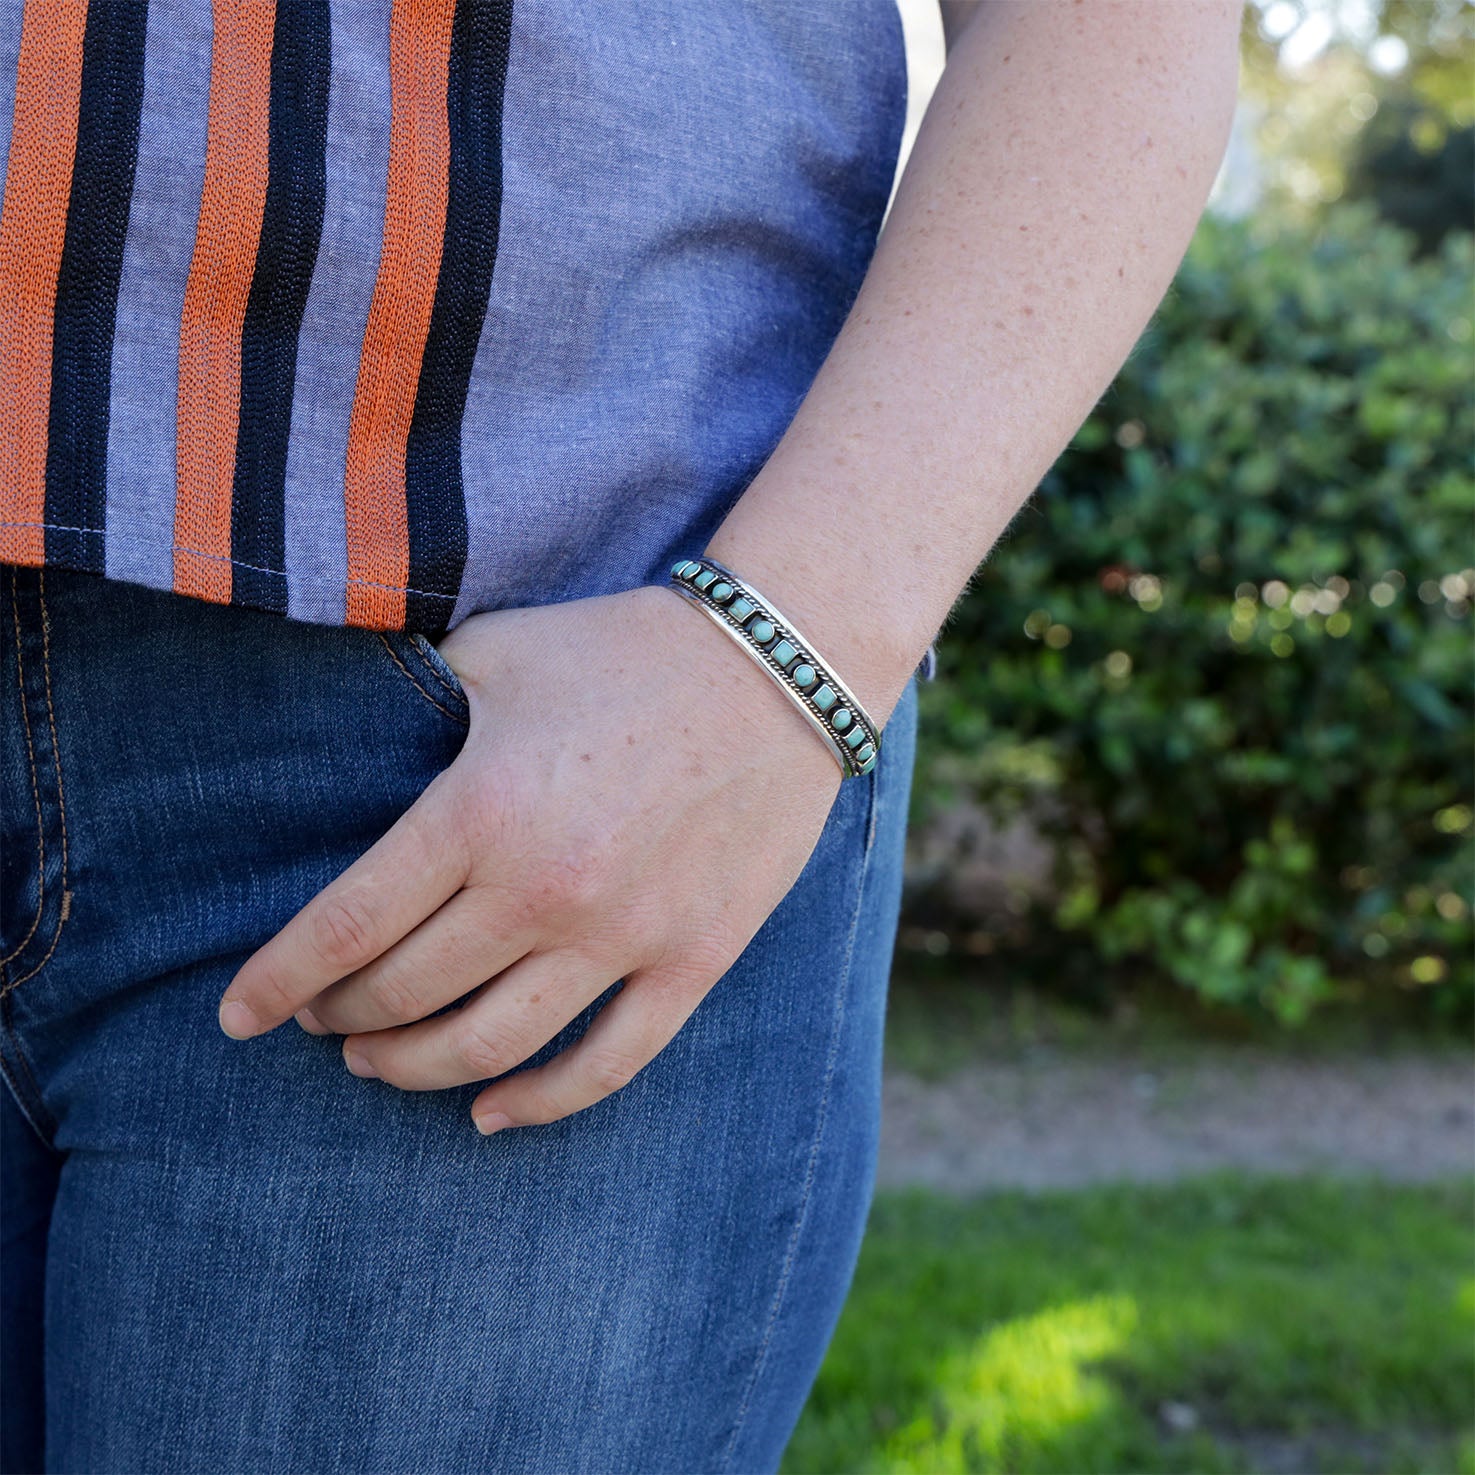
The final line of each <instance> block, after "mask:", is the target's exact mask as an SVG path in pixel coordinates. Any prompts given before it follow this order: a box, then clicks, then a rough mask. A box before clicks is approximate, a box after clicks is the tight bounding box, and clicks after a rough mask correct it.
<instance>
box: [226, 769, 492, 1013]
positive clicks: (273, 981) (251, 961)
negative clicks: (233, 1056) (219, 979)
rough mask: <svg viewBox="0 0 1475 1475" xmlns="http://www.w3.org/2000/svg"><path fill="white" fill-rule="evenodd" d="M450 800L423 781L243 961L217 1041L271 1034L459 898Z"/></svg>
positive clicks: (444, 789)
mask: <svg viewBox="0 0 1475 1475" xmlns="http://www.w3.org/2000/svg"><path fill="white" fill-rule="evenodd" d="M442 777H443V776H442ZM453 793H454V789H453V788H452V787H450V786H447V785H444V784H442V783H441V780H440V779H437V780H435V781H433V782H432V783H431V785H430V787H429V788H428V789H426V791H425V792H424V793H423V794H422V795H421V796H420V798H419V799H418V800H416V802H415V803H414V805H413V806H411V808H410V809H409V810H408V811H406V813H405V814H404V815H402V816H401V817H400V819H399V820H398V822H397V823H396V824H395V825H394V827H393V828H392V829H391V830H390V831H389V833H388V834H386V835H385V836H384V837H383V838H382V839H381V840H379V841H378V842H377V843H376V844H375V845H373V846H371V847H370V848H369V849H368V850H366V851H365V852H364V854H363V855H361V856H360V857H359V858H358V859H357V860H356V861H355V862H354V863H353V864H352V865H351V866H349V868H348V869H347V870H346V871H344V872H343V874H342V875H341V876H339V877H338V879H337V880H336V881H333V882H332V883H331V884H329V885H328V886H325V887H324V888H323V890H322V891H320V892H319V893H318V894H317V895H316V896H315V897H314V898H313V899H312V900H311V901H310V902H308V904H307V905H306V906H305V907H303V908H302V910H301V911H300V912H298V913H297V915H296V916H295V917H293V918H292V920H291V921H290V922H288V923H287V925H286V926H285V927H283V928H282V930H281V931H280V932H278V933H277V935H276V936H275V937H273V938H272V939H271V941H270V942H268V943H266V944H264V945H263V946H262V947H260V948H258V949H257V951H256V952H255V953H253V954H252V955H251V957H249V958H248V959H247V960H246V962H245V963H244V964H243V965H242V967H241V969H240V971H239V972H238V973H237V974H236V976H235V977H234V978H233V979H232V980H231V983H230V987H229V988H227V989H226V991H225V994H224V996H223V997H222V999H221V1001H220V1027H221V1028H222V1029H223V1030H224V1031H225V1032H226V1034H228V1035H232V1036H234V1037H235V1038H236V1039H245V1038H246V1037H247V1036H249V1035H254V1034H258V1033H260V1032H261V1031H262V1030H266V1029H274V1028H275V1027H276V1026H277V1025H279V1024H280V1023H281V1022H282V1021H283V1020H284V1019H290V1018H291V1017H292V1015H293V1014H295V1013H296V1012H297V1010H299V1009H301V1008H302V1007H303V1006H304V1005H305V1004H307V1003H308V1002H309V1001H310V1000H311V999H312V998H313V997H314V996H315V995H317V994H319V993H321V992H322V990H323V989H324V988H326V987H327V986H328V985H329V984H330V983H333V982H336V981H337V980H338V979H340V978H342V977H344V975H345V974H348V973H352V972H353V971H354V970H355V969H357V968H362V967H364V966H365V965H366V964H368V963H370V962H372V961H373V960H374V959H375V958H377V957H378V956H379V954H380V953H382V952H383V951H384V950H385V949H386V948H388V947H390V946H391V945H392V944H394V943H396V942H398V941H399V939H400V938H401V937H403V936H404V935H405V933H407V932H408V931H409V930H410V929H411V928H412V927H414V926H415V925H416V924H417V923H418V922H420V921H422V920H423V919H424V918H425V917H427V916H429V915H430V913H431V912H433V911H435V909H436V908H437V907H438V906H440V904H441V903H442V902H443V901H445V899H446V898H447V897H448V896H452V895H454V894H455V893H456V892H457V891H459V890H460V888H461V883H462V882H463V881H464V880H465V879H466V877H467V874H468V872H469V869H470V867H469V862H468V859H467V855H466V851H465V849H464V847H463V846H462V844H461V843H460V841H459V839H458V836H459V834H460V830H459V828H458V826H457V825H456V823H455V814H456V811H455V808H454V802H453V800H452V798H451V795H452V794H453Z"/></svg>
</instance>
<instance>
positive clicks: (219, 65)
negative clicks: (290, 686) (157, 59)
mask: <svg viewBox="0 0 1475 1475" xmlns="http://www.w3.org/2000/svg"><path fill="white" fill-rule="evenodd" d="M211 13H212V16H213V21H214V28H215V35H214V40H213V42H212V46H211V54H210V121H209V127H208V131H207V133H206V142H205V184H204V188H203V189H202V190H201V192H200V216H199V221H198V223H197V224H196V226H195V253H194V256H193V258H192V259H191V261H190V269H189V281H188V282H187V283H186V284H185V289H184V311H183V312H182V314H181V315H180V322H179V400H178V408H177V423H178V429H177V437H178V438H177V441H176V446H175V473H176V487H175V502H174V587H175V589H176V590H177V591H178V592H179V593H181V594H193V595H195V596H196V597H198V598H200V599H209V600H213V601H215V602H216V603H217V604H229V603H230V595H231V566H230V562H229V560H230V512H231V486H232V482H233V481H234V478H235V469H236V432H237V429H238V428H239V422H240V410H241V323H242V321H243V320H244V319H245V316H246V300H247V298H248V297H249V295H250V292H251V275H252V273H253V272H254V270H255V268H256V248H257V245H258V243H259V241H260V239H261V216H262V211H263V210H264V209H265V208H266V174H267V158H268V144H269V138H270V122H271V43H272V31H273V28H274V26H275V23H276V0H214V3H213V4H212V6H211Z"/></svg>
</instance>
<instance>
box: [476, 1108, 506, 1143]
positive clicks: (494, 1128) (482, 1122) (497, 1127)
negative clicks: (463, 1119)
mask: <svg viewBox="0 0 1475 1475" xmlns="http://www.w3.org/2000/svg"><path fill="white" fill-rule="evenodd" d="M472 1120H473V1121H474V1122H475V1123H476V1130H477V1131H478V1132H480V1133H481V1135H482V1136H483V1137H490V1136H491V1135H492V1133H493V1132H500V1131H501V1130H502V1128H503V1127H510V1126H513V1125H514V1123H513V1120H512V1118H511V1117H510V1116H508V1115H506V1113H505V1112H500V1111H484V1112H482V1114H481V1115H480V1116H479V1117H473V1118H472Z"/></svg>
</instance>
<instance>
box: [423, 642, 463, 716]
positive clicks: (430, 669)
mask: <svg viewBox="0 0 1475 1475" xmlns="http://www.w3.org/2000/svg"><path fill="white" fill-rule="evenodd" d="M410 639H411V640H415V641H419V640H424V641H425V642H426V644H427V645H428V644H430V640H429V637H428V636H426V635H423V634H421V632H419V631H418V630H417V631H415V632H414V633H413V634H412V635H411V636H410ZM431 649H432V650H433V649H434V646H431ZM440 658H441V660H445V657H444V656H441V657H440ZM421 660H422V661H423V662H424V665H425V674H426V675H427V676H433V677H434V678H435V679H436V681H437V682H439V683H440V685H441V686H442V687H444V688H445V690H446V691H447V692H449V693H450V695H451V696H453V697H454V698H455V699H456V700H457V701H458V702H464V701H465V700H466V693H465V692H464V691H457V690H456V688H455V687H454V686H452V685H451V683H450V682H449V681H447V680H446V678H445V677H444V676H442V675H441V674H440V672H439V671H437V670H436V669H435V667H434V665H432V664H431V662H430V661H429V659H428V658H426V656H425V653H424V652H423V651H422V652H421Z"/></svg>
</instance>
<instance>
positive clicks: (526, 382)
mask: <svg viewBox="0 0 1475 1475" xmlns="http://www.w3.org/2000/svg"><path fill="white" fill-rule="evenodd" d="M600 16H601V19H600V21H599V23H598V24H597V25H595V24H591V22H590V19H589V7H588V5H587V4H586V3H585V0H537V3H536V4H533V3H528V4H524V3H522V0H516V3H515V4H514V5H513V10H512V49H511V57H510V61H509V65H508V71H507V91H506V105H505V107H504V110H503V170H504V173H503V194H502V217H501V227H502V228H501V233H500V238H499V241H498V246H497V263H496V269H495V271H494V272H493V274H492V290H491V297H490V301H489V302H488V306H487V313H486V317H485V320H484V322H483V324H482V331H481V335H480V339H479V342H478V346H477V355H476V364H475V368H474V369H473V372H472V378H471V385H470V390H469V393H468V396H467V402H466V413H465V417H464V419H463V421H462V427H461V457H462V472H463V480H464V486H465V496H466V514H467V552H468V557H467V563H466V572H465V575H464V578H463V580H462V584H461V593H460V598H459V600H458V602H457V605H456V610H455V615H454V618H453V622H452V623H456V622H459V621H460V620H462V619H464V618H465V617H466V616H467V615H469V614H472V613H474V612H476V611H479V610H490V609H502V608H505V607H508V606H516V605H526V604H546V603H550V602H557V601H560V600H566V599H576V598H582V597H585V596H588V595H596V594H607V593H610V592H612V591H614V590H617V589H627V588H630V587H631V586H632V585H635V584H639V583H646V582H659V583H664V582H665V579H666V571H667V570H668V569H669V568H670V566H671V563H672V560H673V559H675V558H677V557H681V556H685V557H692V556H693V555H694V554H696V553H698V552H700V551H701V549H702V548H704V547H705V546H706V543H707V539H708V538H709V537H710V536H711V534H712V532H713V531H714V530H715V528H716V526H717V524H718V523H719V522H720V521H721V518H722V515H723V513H724V512H725V511H726V509H727V508H728V507H729V506H730V505H731V504H732V503H733V502H734V501H735V500H736V499H737V497H738V495H739V493H740V492H741V491H742V490H743V488H744V487H745V486H746V485H747V483H748V482H749V481H750V480H751V479H752V477H753V476H754V475H755V474H756V473H757V471H758V470H759V468H760V467H761V466H762V465H763V463H764V461H765V460H767V458H768V456H769V455H770V454H771V452H772V450H773V447H774V446H775V445H776V444H777V443H778V440H779V438H780V436H781V435H782V434H783V432H784V430H785V428H786V427H787V425H788V422H789V420H790V419H791V418H792V416H793V413H794V411H795V409H796V408H797V407H798V405H799V403H800V402H801V400H802V399H803V397H804V394H805V392H806V391H807V389H808V388H809V385H810V383H811V381H812V380H813V378H814V375H815V372H816V371H817V370H818V368H819V365H820V363H821V361H822V360H823V358H824V355H825V353H826V352H827V351H828V349H829V346H830V343H831V342H832V341H833V338H834V335H835V333H836V332H837V331H838V330H839V327H840V324H841V322H842V321H843V319H844V314H845V310H846V308H847V307H848V306H849V303H850V300H851V298H852V297H853V295H854V293H855V291H856V289H857V288H858V287H859V285H860V280H861V278H862V276H863V275H864V272H865V268H866V266H867V264H868V263H869V260H870V255H871V249H872V244H873V241H874V238H875V233H876V230H877V229H878V227H879V225H880V222H881V216H882V212H883V211H884V209H885V205H886V198H887V195H888V193H889V192H890V188H891V181H892V177H893V175H894V173H895V164H896V151H897V146H898V144H899V142H900V138H901V130H902V123H903V121H904V119H905V114H906V87H905V79H906V54H905V48H904V44H903V37H902V31H901V22H900V17H899V15H898V14H897V10H896V4H895V0H848V3H846V4H843V5H841V4H828V3H824V0H807V3H796V0H718V3H713V4H705V5H698V4H693V3H692V0H642V3H641V4H640V5H614V6H604V7H602V8H601V11H600Z"/></svg>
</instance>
